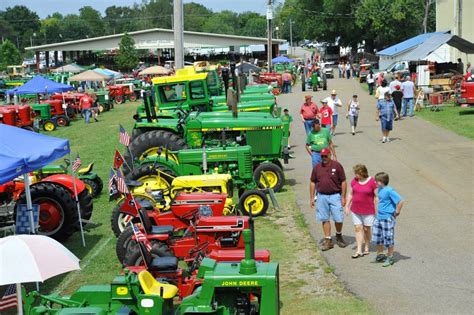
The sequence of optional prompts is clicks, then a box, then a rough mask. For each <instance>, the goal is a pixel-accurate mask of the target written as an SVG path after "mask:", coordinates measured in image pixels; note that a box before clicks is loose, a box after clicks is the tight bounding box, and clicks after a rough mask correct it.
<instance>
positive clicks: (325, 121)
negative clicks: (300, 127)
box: [319, 98, 333, 130]
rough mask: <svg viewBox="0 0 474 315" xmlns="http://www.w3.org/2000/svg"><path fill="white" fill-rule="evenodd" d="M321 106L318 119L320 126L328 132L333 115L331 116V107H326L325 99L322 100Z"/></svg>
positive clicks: (326, 101)
mask: <svg viewBox="0 0 474 315" xmlns="http://www.w3.org/2000/svg"><path fill="white" fill-rule="evenodd" d="M321 104H322V106H321V108H320V109H319V117H320V119H321V126H323V128H326V129H328V130H331V127H332V119H333V115H332V109H331V107H329V106H328V100H327V98H324V99H322V100H321Z"/></svg>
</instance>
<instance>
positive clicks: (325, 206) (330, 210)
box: [316, 193, 344, 223]
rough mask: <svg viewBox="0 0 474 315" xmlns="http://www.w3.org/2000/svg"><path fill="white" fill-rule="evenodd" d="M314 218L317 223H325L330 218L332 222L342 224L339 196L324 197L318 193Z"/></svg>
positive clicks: (342, 217) (342, 210)
mask: <svg viewBox="0 0 474 315" xmlns="http://www.w3.org/2000/svg"><path fill="white" fill-rule="evenodd" d="M316 218H317V219H318V221H319V222H327V221H329V220H330V219H331V218H332V220H333V221H334V222H337V223H342V222H344V209H343V208H342V200H341V194H339V193H336V194H332V195H325V194H321V193H318V199H317V200H316Z"/></svg>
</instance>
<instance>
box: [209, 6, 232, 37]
mask: <svg viewBox="0 0 474 315" xmlns="http://www.w3.org/2000/svg"><path fill="white" fill-rule="evenodd" d="M239 26H240V24H239V17H238V15H237V13H235V12H232V11H228V10H224V11H221V12H218V13H214V14H213V15H212V16H211V17H210V18H209V19H208V20H207V21H206V23H205V24H204V26H203V31H204V32H207V33H218V34H238V31H239Z"/></svg>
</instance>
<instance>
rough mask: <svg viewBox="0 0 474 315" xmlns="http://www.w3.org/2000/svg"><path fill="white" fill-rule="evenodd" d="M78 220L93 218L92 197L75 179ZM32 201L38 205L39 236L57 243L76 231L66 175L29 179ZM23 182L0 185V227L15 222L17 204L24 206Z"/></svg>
mask: <svg viewBox="0 0 474 315" xmlns="http://www.w3.org/2000/svg"><path fill="white" fill-rule="evenodd" d="M75 181H76V188H77V193H78V200H79V204H80V207H81V220H83V221H86V220H89V219H90V218H91V216H92V209H93V204H92V197H91V195H90V194H89V191H88V190H87V189H86V187H85V185H84V183H83V182H82V181H81V180H79V179H75ZM31 182H32V185H31V186H30V189H31V199H32V202H33V204H38V205H39V229H38V233H39V234H42V235H47V236H50V237H52V238H54V239H57V240H59V241H64V240H66V239H68V238H69V237H70V236H71V235H72V234H73V233H74V232H75V231H76V230H77V229H78V227H79V218H78V215H77V209H76V201H75V195H74V188H73V181H72V177H71V176H69V175H65V174H58V175H51V176H48V177H45V178H42V179H40V178H37V177H36V176H33V177H32V178H31ZM24 189H25V185H24V183H23V181H17V180H15V181H11V182H8V183H6V184H2V185H0V225H1V226H8V225H11V224H12V223H13V222H14V221H15V217H14V214H15V209H16V207H17V206H18V204H26V196H25V191H24Z"/></svg>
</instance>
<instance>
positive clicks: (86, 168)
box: [77, 163, 94, 175]
mask: <svg viewBox="0 0 474 315" xmlns="http://www.w3.org/2000/svg"><path fill="white" fill-rule="evenodd" d="M92 167H94V163H89V165H87V166H86V167H83V168H80V169H79V170H78V171H77V174H78V175H81V174H87V173H89V172H90V171H92Z"/></svg>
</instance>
